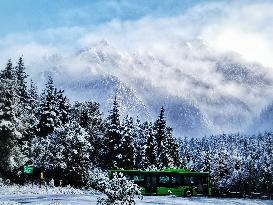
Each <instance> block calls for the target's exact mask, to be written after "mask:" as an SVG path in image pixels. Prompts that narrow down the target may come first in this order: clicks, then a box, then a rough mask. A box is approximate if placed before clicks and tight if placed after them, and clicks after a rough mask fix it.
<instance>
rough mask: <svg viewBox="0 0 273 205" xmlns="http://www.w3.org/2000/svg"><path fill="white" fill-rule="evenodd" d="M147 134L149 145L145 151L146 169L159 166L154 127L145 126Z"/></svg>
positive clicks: (150, 125)
mask: <svg viewBox="0 0 273 205" xmlns="http://www.w3.org/2000/svg"><path fill="white" fill-rule="evenodd" d="M144 126H145V128H144V130H145V134H146V136H147V145H146V149H145V167H146V168H153V167H156V166H157V143H156V139H155V135H154V132H153V125H152V123H150V124H149V125H148V123H145V124H144Z"/></svg>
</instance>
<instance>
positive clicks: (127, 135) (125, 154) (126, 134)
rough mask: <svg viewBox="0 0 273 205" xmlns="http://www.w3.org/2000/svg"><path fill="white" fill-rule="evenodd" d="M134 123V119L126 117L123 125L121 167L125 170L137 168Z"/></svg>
mask: <svg viewBox="0 0 273 205" xmlns="http://www.w3.org/2000/svg"><path fill="white" fill-rule="evenodd" d="M133 134H134V123H133V118H131V117H130V118H129V117H128V116H126V118H125V119H124V121H123V123H122V139H121V146H120V149H121V165H120V167H122V168H125V169H132V168H134V167H135V148H134V138H133Z"/></svg>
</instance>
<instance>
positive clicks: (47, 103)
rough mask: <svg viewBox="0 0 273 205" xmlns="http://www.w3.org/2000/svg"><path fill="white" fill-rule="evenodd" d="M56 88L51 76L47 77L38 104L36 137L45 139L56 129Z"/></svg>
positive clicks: (57, 122)
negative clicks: (38, 114)
mask: <svg viewBox="0 0 273 205" xmlns="http://www.w3.org/2000/svg"><path fill="white" fill-rule="evenodd" d="M55 94H56V88H55V86H54V83H53V79H52V77H51V76H48V81H47V83H46V88H45V90H44V91H43V93H42V96H41V102H40V111H39V112H40V119H39V123H38V126H37V128H38V130H37V131H38V133H37V134H38V136H40V137H46V136H47V135H48V134H50V133H52V132H53V131H54V128H55V127H58V124H59V121H58V119H57V102H56V95H55Z"/></svg>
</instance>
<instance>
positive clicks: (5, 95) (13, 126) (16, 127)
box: [0, 60, 27, 178]
mask: <svg viewBox="0 0 273 205" xmlns="http://www.w3.org/2000/svg"><path fill="white" fill-rule="evenodd" d="M0 80H1V91H0V96H1V99H0V136H1V137H0V138H1V140H0V141H2V142H1V143H0V144H1V148H0V150H1V152H3V160H2V161H3V164H2V163H1V164H2V168H3V169H5V170H4V171H6V172H7V171H8V172H9V173H12V172H13V173H15V171H16V169H17V168H18V167H20V166H21V165H23V164H24V163H25V161H26V160H27V159H26V157H25V155H24V154H23V153H22V147H23V145H22V143H20V142H22V136H23V131H24V129H22V128H23V127H24V126H23V124H22V122H23V121H22V119H20V117H21V115H20V113H18V108H17V104H16V102H18V100H17V99H18V96H17V93H16V85H17V84H16V75H15V69H14V67H13V66H12V63H11V60H9V61H8V63H7V66H6V67H5V69H4V70H2V71H1V74H0ZM1 158H2V157H1ZM13 178H14V177H13Z"/></svg>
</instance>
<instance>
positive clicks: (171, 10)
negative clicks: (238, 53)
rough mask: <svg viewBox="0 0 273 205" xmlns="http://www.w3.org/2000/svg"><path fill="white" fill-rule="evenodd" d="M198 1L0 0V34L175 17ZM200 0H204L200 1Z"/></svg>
mask: <svg viewBox="0 0 273 205" xmlns="http://www.w3.org/2000/svg"><path fill="white" fill-rule="evenodd" d="M198 2H200V0H52V1H49V0H1V1H0V24H1V30H0V35H1V36H3V35H6V34H10V33H18V32H33V31H36V30H42V29H48V28H56V27H73V26H87V27H92V26H96V25H98V24H103V23H105V22H108V21H111V20H112V19H120V20H136V19H139V18H141V17H143V16H147V15H148V16H154V17H164V16H175V15H179V14H181V13H183V12H184V11H185V10H186V9H187V8H189V7H191V6H193V5H195V4H196V3H198ZM203 2H204V1H203Z"/></svg>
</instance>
